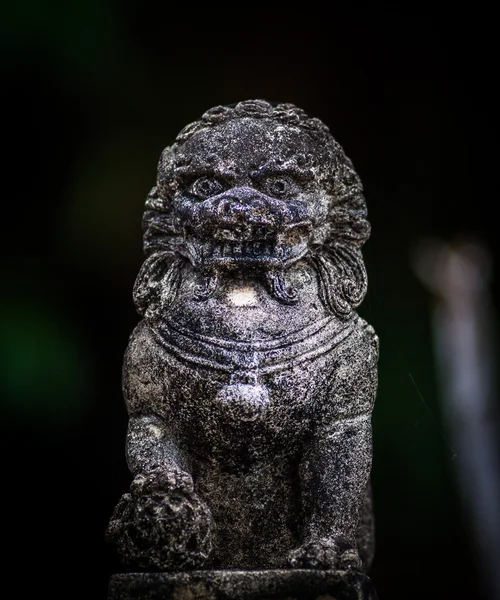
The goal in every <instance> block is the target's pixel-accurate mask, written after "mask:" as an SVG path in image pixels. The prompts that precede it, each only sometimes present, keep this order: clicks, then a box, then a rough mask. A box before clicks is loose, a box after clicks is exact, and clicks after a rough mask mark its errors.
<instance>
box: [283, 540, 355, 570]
mask: <svg viewBox="0 0 500 600" xmlns="http://www.w3.org/2000/svg"><path fill="white" fill-rule="evenodd" d="M288 565H289V566H290V567H291V568H293V569H340V570H351V569H353V570H360V569H361V567H362V562H361V559H360V557H359V554H358V551H357V550H356V548H355V547H353V546H352V545H351V544H349V543H348V542H346V541H345V540H343V539H335V538H320V539H313V540H308V541H306V542H305V543H304V544H302V546H299V547H298V548H295V549H294V550H292V551H291V552H290V554H289V555H288Z"/></svg>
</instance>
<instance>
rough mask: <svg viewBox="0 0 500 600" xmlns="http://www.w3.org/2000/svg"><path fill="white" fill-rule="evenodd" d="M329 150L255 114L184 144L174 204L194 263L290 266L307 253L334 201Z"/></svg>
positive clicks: (292, 128) (294, 129)
mask: <svg viewBox="0 0 500 600" xmlns="http://www.w3.org/2000/svg"><path fill="white" fill-rule="evenodd" d="M321 152H322V149H321V148H318V146H317V143H316V144H314V142H313V140H312V139H311V138H310V137H309V136H308V135H307V133H306V132H304V131H303V130H301V129H300V128H299V127H295V126H292V125H287V126H283V125H281V124H279V123H276V122H274V121H272V120H270V119H269V120H268V119H259V120H256V119H252V118H241V119H236V120H233V121H230V122H228V123H225V124H223V125H218V126H216V127H212V128H210V129H205V130H202V131H200V132H199V133H197V134H195V135H193V136H192V137H191V138H189V139H188V140H187V141H186V142H185V143H184V144H182V145H181V146H179V148H178V150H177V153H176V159H175V179H176V181H177V191H176V193H175V195H174V197H173V210H174V214H175V223H176V229H177V230H178V231H179V233H181V234H182V235H183V237H184V241H185V246H184V248H185V252H186V255H187V256H188V258H189V259H190V261H191V262H192V264H193V265H194V266H195V267H218V268H220V267H228V268H237V267H239V266H242V265H245V266H255V267H261V268H264V269H283V268H285V267H288V266H289V265H290V264H292V263H294V262H296V261H297V260H299V259H300V258H302V257H303V256H304V255H305V254H306V253H307V252H308V250H309V245H310V241H311V239H312V238H313V234H314V232H315V231H316V232H317V231H318V229H320V228H321V226H322V225H324V223H325V222H326V219H327V216H328V211H329V206H330V202H331V198H330V196H329V194H328V193H327V191H326V189H325V185H324V183H323V182H324V181H325V179H326V175H327V170H328V168H329V165H328V164H325V158H324V156H321Z"/></svg>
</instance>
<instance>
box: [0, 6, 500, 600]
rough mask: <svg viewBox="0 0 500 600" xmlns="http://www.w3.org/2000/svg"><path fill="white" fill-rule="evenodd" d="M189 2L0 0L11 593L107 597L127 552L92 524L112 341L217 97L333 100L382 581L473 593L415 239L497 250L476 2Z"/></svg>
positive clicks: (105, 477) (0, 360) (321, 103)
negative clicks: (148, 218)
mask: <svg viewBox="0 0 500 600" xmlns="http://www.w3.org/2000/svg"><path fill="white" fill-rule="evenodd" d="M184 4H185V6H183V5H182V4H180V5H176V6H175V8H174V6H173V5H172V4H170V3H166V2H165V3H159V2H158V3H154V4H152V3H147V2H144V3H134V2H131V1H128V2H121V3H120V2H118V1H112V0H86V1H83V0H76V1H73V2H71V3H68V2H62V1H60V2H48V1H47V2H41V1H37V0H23V1H20V2H17V3H11V6H10V7H9V8H7V7H5V8H4V11H3V12H4V16H3V18H2V20H1V24H0V43H1V47H2V70H1V78H2V79H1V80H2V84H3V85H2V89H3V93H2V99H3V109H2V115H3V121H4V124H3V127H2V133H3V136H2V138H3V139H2V142H3V143H2V146H3V150H4V157H6V160H5V159H4V161H3V163H4V165H5V166H6V169H5V174H4V176H3V178H4V182H6V183H7V185H6V186H5V183H4V186H3V187H2V190H3V192H4V197H3V201H2V215H1V221H2V225H4V226H5V227H4V229H5V231H4V233H3V235H2V243H4V244H5V250H3V252H2V271H1V280H2V294H1V296H0V303H1V310H0V326H1V329H0V331H1V339H0V369H1V375H2V377H1V379H0V386H1V388H0V393H1V396H2V420H1V441H0V444H1V449H2V466H3V471H4V473H3V476H2V481H3V485H2V492H1V494H2V498H3V500H4V501H5V502H6V506H5V508H4V509H3V520H4V527H3V529H4V532H7V533H12V534H13V535H10V536H9V537H8V538H4V540H5V541H4V550H5V551H6V554H4V558H3V559H1V563H2V564H3V567H4V569H3V572H4V573H6V574H9V573H11V572H12V571H11V569H16V572H19V573H20V576H19V577H18V578H17V579H16V582H17V584H18V586H19V588H20V589H19V590H18V592H17V593H16V597H19V598H24V597H26V598H30V597H32V596H33V594H34V591H37V590H38V591H43V592H44V593H46V594H47V595H48V597H51V598H54V599H55V598H76V597H82V598H88V599H90V598H92V599H94V598H95V599H98V598H104V597H105V593H106V592H105V590H106V585H107V579H108V577H109V575H110V573H112V572H114V571H117V570H119V569H120V566H119V564H118V561H117V558H116V557H115V554H114V551H113V550H112V549H111V548H108V547H107V546H106V544H105V543H104V531H105V528H106V525H107V522H108V519H109V516H110V514H111V512H112V510H113V507H114V505H115V503H116V502H117V500H118V498H119V496H120V494H122V493H123V492H125V491H126V489H127V487H128V483H129V476H128V473H127V469H126V466H125V460H124V454H123V450H124V439H125V430H126V414H125V409H124V406H123V402H122V397H121V389H120V376H121V361H122V356H123V352H124V349H125V346H126V343H127V338H128V335H129V333H130V332H131V330H132V328H133V327H134V325H135V323H136V322H137V320H138V317H137V315H136V314H135V311H134V307H133V305H132V301H131V290H132V285H133V282H134V278H135V275H136V273H137V271H138V269H139V267H140V265H141V261H142V249H141V227H140V222H141V213H142V210H143V203H144V200H145V197H146V194H147V192H148V191H149V189H150V187H151V186H152V185H153V184H154V181H155V172H156V163H157V159H158V157H159V155H160V152H161V150H162V149H163V148H164V147H165V146H166V145H168V144H169V143H171V142H172V141H173V139H174V138H175V136H176V134H177V133H178V131H179V130H180V129H181V128H182V127H183V126H184V125H186V124H187V123H189V122H191V121H193V120H196V119H197V118H198V117H199V116H200V115H201V114H202V112H204V111H205V110H207V109H208V108H210V107H211V106H214V105H217V104H226V103H232V102H237V101H239V100H244V99H248V98H265V99H268V100H272V101H284V102H293V103H295V104H297V105H298V106H300V107H302V108H304V109H305V110H306V112H308V113H309V114H311V115H313V116H317V117H319V118H321V119H322V120H323V121H324V122H325V123H327V124H328V125H329V126H330V128H331V130H332V132H333V134H334V135H335V137H336V138H337V139H338V141H339V142H340V143H341V144H342V145H343V147H344V148H345V150H346V153H347V154H348V156H350V157H351V158H352V160H353V162H354V164H355V166H356V168H357V170H358V172H359V174H360V176H361V178H362V180H363V182H364V185H365V191H366V197H367V202H368V207H369V215H370V220H371V223H372V226H373V234H372V237H371V239H370V241H369V242H368V243H367V244H366V246H365V250H364V254H365V258H366V262H367V268H368V273H369V277H370V288H369V293H368V296H367V298H366V300H365V302H364V304H363V305H362V308H361V314H362V315H363V316H364V317H365V318H367V319H368V320H369V321H370V323H372V324H373V325H374V327H375V328H376V330H377V332H378V334H379V336H380V339H381V359H380V385H379V394H378V399H377V404H376V409H375V413H374V443H375V458H374V469H373V481H374V494H375V502H376V515H377V542H378V549H377V557H376V562H375V564H374V567H373V569H372V578H373V580H374V581H375V584H376V586H377V588H378V591H379V594H380V597H381V600H400V599H402V598H405V599H408V600H411V599H417V598H418V599H421V598H425V599H428V600H432V599H438V598H439V599H440V600H448V599H450V600H451V599H455V600H459V599H461V598H464V599H465V598H468V599H471V598H474V599H476V598H477V599H480V598H486V597H487V596H486V594H485V593H484V591H483V581H482V575H481V571H480V566H481V565H480V560H479V558H478V556H477V554H476V552H475V550H474V545H473V543H472V540H471V536H470V530H469V522H468V516H467V514H466V512H465V511H464V510H463V506H462V504H461V501H460V497H459V494H458V491H457V485H456V476H455V465H454V463H455V462H456V461H454V459H453V457H454V450H453V447H452V444H451V443H450V442H449V441H448V432H447V430H446V424H445V423H443V419H442V413H441V404H440V397H439V389H438V386H437V378H436V366H435V360H434V354H433V346H432V329H431V311H432V302H433V301H432V298H431V296H430V294H429V293H428V292H427V291H426V290H425V289H424V288H423V287H422V285H421V284H420V282H419V280H418V279H417V278H416V276H415V275H414V272H413V270H412V267H411V257H412V255H413V253H414V250H415V248H416V246H417V245H418V243H419V242H420V241H421V240H423V239H426V238H428V237H438V238H443V239H450V240H453V239H455V238H456V236H460V235H472V236H473V237H475V238H476V239H478V240H480V241H481V242H482V243H484V244H485V245H486V247H488V248H490V250H491V252H492V253H493V258H494V265H495V261H496V257H497V254H498V252H497V248H496V245H495V239H496V236H497V228H498V226H497V220H496V217H495V216H494V212H493V206H494V204H495V202H496V201H497V198H496V197H495V196H494V190H493V188H494V185H495V182H494V168H495V166H496V165H494V156H493V149H494V147H495V145H496V139H495V138H494V136H493V133H492V129H493V125H492V116H493V109H492V107H493V100H492V99H491V96H492V92H493V89H494V87H495V83H496V82H495V78H496V75H495V69H494V55H493V47H494V42H493V25H490V22H491V21H492V19H493V16H492V15H490V14H488V13H484V12H483V11H481V10H480V7H479V6H475V7H474V12H465V11H463V12H461V11H460V10H458V9H457V7H456V6H455V7H454V8H453V10H451V9H450V10H449V11H444V10H442V11H441V12H438V11H437V9H436V7H434V8H433V9H427V8H425V7H423V6H421V5H419V8H418V9H412V8H411V7H410V5H405V7H404V8H402V9H399V10H396V9H389V8H383V7H377V9H356V8H354V7H352V5H351V8H349V9H347V8H346V7H344V6H342V5H340V4H339V5H338V6H337V5H336V3H330V8H329V10H325V9H324V8H320V7H315V6H314V5H312V4H310V3H307V5H302V6H300V7H298V8H293V7H292V5H291V4H288V3H283V2H281V3H277V4H275V5H264V4H262V5H260V4H257V3H232V4H228V5H227V6H226V5H215V4H213V5H212V4H211V5H208V4H205V5H204V7H203V8H199V7H196V6H195V5H194V4H189V3H184ZM471 10H472V9H471ZM495 193H496V190H495ZM494 272H495V268H494ZM497 287H498V284H497V283H496V280H495V279H494V280H493V284H492V295H493V299H494V302H495V305H496V304H497V302H496V299H497V297H498V291H497ZM7 539H8V542H7ZM68 590H71V592H68Z"/></svg>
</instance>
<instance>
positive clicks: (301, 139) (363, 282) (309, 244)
mask: <svg viewBox="0 0 500 600" xmlns="http://www.w3.org/2000/svg"><path fill="white" fill-rule="evenodd" d="M143 228H144V250H145V254H146V257H147V258H146V260H145V262H144V264H143V266H142V268H141V270H140V272H139V275H138V277H137V280H136V284H135V286H134V301H135V303H136V306H137V308H138V310H139V312H140V313H141V314H146V316H148V315H149V316H151V315H152V314H155V311H157V309H158V302H159V297H160V296H161V297H163V298H165V297H166V296H167V297H175V287H176V285H177V283H178V281H179V277H181V273H182V268H183V265H186V263H190V264H191V265H192V267H193V268H195V269H197V270H198V271H199V272H200V274H202V276H203V278H204V279H203V281H204V285H202V286H200V289H199V290H198V292H197V293H198V295H199V298H200V299H203V298H208V297H209V296H210V295H211V293H213V291H214V289H216V286H217V280H218V278H219V277H221V276H223V274H224V273H227V272H230V271H234V270H238V269H241V268H242V267H244V268H245V269H247V270H248V272H251V273H254V274H255V276H256V277H262V278H263V279H264V280H265V282H266V284H267V286H268V289H269V292H270V293H271V294H272V295H273V296H274V297H275V298H276V299H277V300H279V301H280V302H284V303H294V302H295V301H296V299H297V298H296V296H297V294H296V291H295V290H294V289H293V287H291V286H289V285H287V280H286V274H287V270H288V269H289V268H290V267H291V266H292V265H294V264H296V263H297V262H298V261H300V260H304V261H308V262H309V263H310V264H312V265H314V268H315V271H316V273H317V275H318V281H319V290H320V297H321V300H322V302H323V304H324V305H325V307H326V308H327V309H328V310H329V311H330V312H331V313H332V314H335V315H337V316H338V317H339V318H342V319H346V318H349V316H350V314H351V313H352V311H353V309H354V308H355V307H356V306H358V305H359V304H360V302H361V301H362V300H363V298H364V296H365V294H366V288H367V277H366V271H365V268H364V263H363V258H362V255H361V250H360V249H361V246H362V245H363V243H364V242H365V241H366V240H367V238H368V236H369V234H370V225H369V223H368V221H367V210H366V203H365V199H364V196H363V188H362V184H361V181H360V179H359V177H358V175H357V174H356V172H355V170H354V168H353V165H352V163H351V161H350V160H349V159H348V158H347V157H346V155H345V154H344V151H343V150H342V148H341V147H340V145H339V144H338V143H337V142H336V141H335V140H334V138H333V137H332V135H331V134H330V131H329V130H328V128H327V127H326V126H325V125H324V124H323V123H322V122H321V121H320V120H319V119H316V118H311V117H309V116H308V115H307V114H306V113H305V112H304V111H303V110H301V109H300V108H297V107H296V106H294V105H292V104H277V105H272V104H270V103H268V102H266V101H263V100H247V101H245V102H240V103H239V104H236V105H235V106H218V107H215V108H212V109H210V110H209V111H207V112H206V113H205V114H204V115H203V116H202V117H201V119H200V120H199V121H196V122H194V123H191V124H190V125H188V126H187V127H185V128H184V129H183V130H182V131H181V132H180V134H179V135H178V136H177V139H176V140H175V143H174V144H173V145H172V146H169V147H167V148H166V149H165V150H164V151H163V153H162V155H161V158H160V161H159V165H158V178H157V183H156V186H155V187H154V188H153V189H152V190H151V192H150V194H149V196H148V198H147V201H146V210H145V213H144V219H143ZM165 289H167V291H168V292H169V293H167V294H165ZM160 292H162V293H160Z"/></svg>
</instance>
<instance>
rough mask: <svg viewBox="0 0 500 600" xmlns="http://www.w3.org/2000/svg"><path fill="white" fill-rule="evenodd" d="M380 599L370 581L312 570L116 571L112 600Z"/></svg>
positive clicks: (348, 573) (354, 574) (351, 574)
mask: <svg viewBox="0 0 500 600" xmlns="http://www.w3.org/2000/svg"><path fill="white" fill-rule="evenodd" d="M146 598H147V600H377V594H376V592H375V588H374V587H373V584H372V582H371V581H370V579H369V578H368V577H367V576H366V575H364V574H363V573H357V572H352V571H319V570H309V569H307V570H306V569H297V570H291V569H290V570H286V569H278V570H266V571H188V572H183V573H121V574H118V575H113V576H112V577H111V580H110V584H109V596H108V600H144V599H146Z"/></svg>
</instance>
